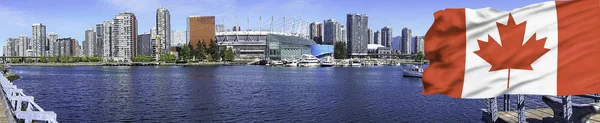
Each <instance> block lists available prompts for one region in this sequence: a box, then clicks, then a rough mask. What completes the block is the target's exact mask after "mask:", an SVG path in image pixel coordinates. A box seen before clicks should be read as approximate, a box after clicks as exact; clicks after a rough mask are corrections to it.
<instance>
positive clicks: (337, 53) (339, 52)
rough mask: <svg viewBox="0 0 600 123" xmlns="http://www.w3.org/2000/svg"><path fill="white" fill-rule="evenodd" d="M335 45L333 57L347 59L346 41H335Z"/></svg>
mask: <svg viewBox="0 0 600 123" xmlns="http://www.w3.org/2000/svg"><path fill="white" fill-rule="evenodd" d="M333 47H334V51H333V57H334V58H335V59H346V57H347V53H348V52H347V49H346V43H345V42H341V41H339V42H335V45H333Z"/></svg>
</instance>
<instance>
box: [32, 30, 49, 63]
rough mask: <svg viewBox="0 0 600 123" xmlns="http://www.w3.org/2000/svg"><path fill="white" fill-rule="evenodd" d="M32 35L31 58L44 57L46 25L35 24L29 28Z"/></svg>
mask: <svg viewBox="0 0 600 123" xmlns="http://www.w3.org/2000/svg"><path fill="white" fill-rule="evenodd" d="M31 28H32V34H31V36H32V37H31V40H32V43H33V44H32V51H33V53H32V54H31V55H32V56H44V53H45V51H46V50H47V49H46V48H47V47H46V44H48V43H47V42H46V41H47V40H46V25H44V24H41V23H37V24H33V25H32V26H31Z"/></svg>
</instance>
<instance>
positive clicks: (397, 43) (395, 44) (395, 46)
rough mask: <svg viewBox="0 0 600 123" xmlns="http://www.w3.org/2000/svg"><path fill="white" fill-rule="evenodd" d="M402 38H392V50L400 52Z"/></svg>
mask: <svg viewBox="0 0 600 123" xmlns="http://www.w3.org/2000/svg"><path fill="white" fill-rule="evenodd" d="M401 38H402V36H396V37H392V49H395V50H400V39H401Z"/></svg>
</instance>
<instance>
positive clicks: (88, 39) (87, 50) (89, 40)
mask: <svg viewBox="0 0 600 123" xmlns="http://www.w3.org/2000/svg"><path fill="white" fill-rule="evenodd" d="M84 42H85V43H83V54H82V55H83V56H95V55H96V32H94V28H89V29H87V30H85V40H84Z"/></svg>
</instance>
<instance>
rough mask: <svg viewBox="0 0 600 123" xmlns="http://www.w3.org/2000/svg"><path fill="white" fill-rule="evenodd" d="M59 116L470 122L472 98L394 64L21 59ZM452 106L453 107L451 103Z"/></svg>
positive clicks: (28, 89)
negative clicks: (42, 63)
mask: <svg viewBox="0 0 600 123" xmlns="http://www.w3.org/2000/svg"><path fill="white" fill-rule="evenodd" d="M14 72H15V73H17V74H19V75H21V76H23V79H21V80H18V82H16V84H17V85H18V86H19V87H20V88H23V89H24V90H25V93H26V94H29V95H33V96H35V97H36V102H37V103H39V104H40V105H41V106H42V107H44V109H46V110H49V111H55V112H56V113H57V114H58V121H59V122H428V121H447V122H470V121H472V122H478V121H479V117H478V116H479V115H480V112H478V108H474V107H477V106H479V107H483V102H482V101H481V100H458V99H453V98H449V97H444V96H439V95H434V96H426V95H422V94H420V91H421V90H422V85H421V82H420V81H421V79H419V78H403V77H402V71H401V68H400V67H390V66H385V67H381V66H377V67H343V68H320V67H314V68H303V67H298V68H288V67H264V66H220V67H182V66H169V67H164V66H148V67H95V66H81V67H26V66H16V67H14ZM456 112H462V113H456Z"/></svg>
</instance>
